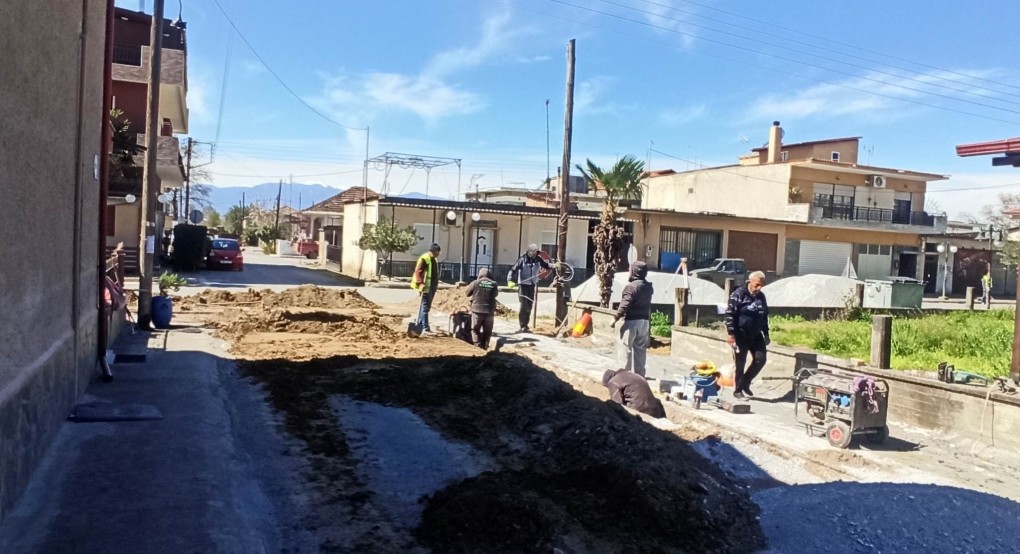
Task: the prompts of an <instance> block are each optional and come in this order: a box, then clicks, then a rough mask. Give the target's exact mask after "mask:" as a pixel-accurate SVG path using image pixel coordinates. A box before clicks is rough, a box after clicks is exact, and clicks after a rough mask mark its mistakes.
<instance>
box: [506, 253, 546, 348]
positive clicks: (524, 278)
mask: <svg viewBox="0 0 1020 554" xmlns="http://www.w3.org/2000/svg"><path fill="white" fill-rule="evenodd" d="M543 269H545V270H548V269H552V266H550V265H549V262H547V261H545V260H543V259H542V257H541V256H539V255H538V246H537V245H534V244H531V245H528V251H527V252H525V253H524V255H523V256H521V257H520V258H518V259H517V262H516V263H515V264H514V265H513V267H511V268H510V273H508V274H507V277H506V281H507V283H506V284H507V286H508V287H510V288H511V289H513V288H517V298H518V299H519V300H520V301H521V311H520V312H518V314H517V321H518V323H520V324H521V330H520V332H521V333H527V332H528V331H530V330H531V329H529V328H528V322H530V321H531V310H532V308H533V307H534V304H535V291H536V290H537V289H538V277H539V275H540V274H541V273H542V270H543Z"/></svg>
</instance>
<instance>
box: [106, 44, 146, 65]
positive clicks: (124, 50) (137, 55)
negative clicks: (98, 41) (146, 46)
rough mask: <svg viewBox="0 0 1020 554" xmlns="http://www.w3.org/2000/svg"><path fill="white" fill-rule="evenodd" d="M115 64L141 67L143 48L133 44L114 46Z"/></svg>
mask: <svg viewBox="0 0 1020 554" xmlns="http://www.w3.org/2000/svg"><path fill="white" fill-rule="evenodd" d="M113 63H119V64H121V65H136V66H141V65H142V47H141V46H140V45H133V44H114V45H113Z"/></svg>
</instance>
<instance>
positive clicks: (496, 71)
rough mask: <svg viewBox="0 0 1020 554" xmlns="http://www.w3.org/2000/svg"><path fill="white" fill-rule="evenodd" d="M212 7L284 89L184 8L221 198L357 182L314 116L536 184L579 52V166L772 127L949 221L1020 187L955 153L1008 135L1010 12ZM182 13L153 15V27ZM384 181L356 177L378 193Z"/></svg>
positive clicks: (662, 164) (685, 155) (419, 186)
mask: <svg viewBox="0 0 1020 554" xmlns="http://www.w3.org/2000/svg"><path fill="white" fill-rule="evenodd" d="M218 1H219V4H220V5H221V6H222V7H223V9H224V10H225V11H226V12H227V13H228V14H229V16H230V18H231V19H232V20H233V21H234V23H235V24H236V25H237V28H238V29H240V31H241V33H243V35H244V37H245V38H246V39H247V40H248V41H249V42H250V43H251V45H252V46H253V47H254V48H255V50H256V51H258V53H259V55H261V56H262V58H263V59H264V60H265V62H266V64H268V66H269V67H270V68H272V71H273V72H275V73H276V74H277V75H278V76H279V78H280V79H281V80H283V81H284V82H285V83H286V85H287V86H288V87H289V88H290V89H291V90H292V91H293V92H294V95H292V94H291V93H290V92H288V90H287V89H286V88H284V86H282V85H281V84H280V82H279V81H277V79H276V78H274V77H273V75H272V74H271V72H270V71H269V70H267V68H266V66H265V65H264V64H263V63H261V62H260V61H259V60H258V58H257V57H256V56H255V55H254V54H253V53H252V51H251V50H250V49H249V48H248V47H247V46H246V45H245V44H244V42H243V41H242V40H241V39H240V37H239V36H238V35H237V34H235V33H234V32H233V30H232V28H231V26H230V25H229V23H228V22H227V20H226V18H225V17H224V15H223V13H221V12H220V10H219V8H218V7H217V5H216V3H215V2H213V1H212V0H207V1H202V2H198V1H196V0H182V2H183V18H184V20H185V21H187V22H188V40H189V80H190V87H191V88H190V94H189V103H190V106H191V109H192V113H191V128H190V132H191V136H193V137H194V138H195V139H196V140H201V141H213V140H216V139H217V138H218V145H217V149H216V150H217V155H216V159H215V163H214V165H213V166H212V170H213V174H214V184H217V185H220V186H235V185H250V184H257V183H260V182H263V181H268V180H275V179H276V178H278V177H285V176H287V175H294V176H295V177H294V179H295V181H298V182H319V183H324V184H327V185H333V186H338V187H347V186H353V185H358V184H360V183H361V174H360V169H361V160H363V159H364V156H365V133H364V131H357V130H351V129H345V128H343V127H340V126H337V125H335V124H333V123H331V122H328V121H326V120H325V119H324V118H323V117H321V116H320V115H319V114H322V115H324V116H325V117H326V118H329V119H331V120H333V121H335V122H338V123H341V124H343V125H346V126H348V127H355V128H363V127H365V126H369V127H370V128H371V136H370V138H371V141H370V145H369V152H370V155H371V156H376V155H379V154H382V153H384V152H387V151H391V152H403V153H411V154H420V155H429V156H442V157H450V158H461V159H463V168H462V172H461V177H460V182H461V189H462V190H463V189H466V188H467V187H468V186H469V184H473V183H474V184H477V185H478V186H480V187H483V188H488V187H496V186H500V185H505V186H527V187H537V186H538V185H539V184H540V182H541V180H542V179H543V178H544V177H545V175H546V167H547V155H546V105H545V102H546V100H547V99H548V100H549V123H550V126H549V127H550V133H549V137H550V143H551V166H552V172H553V174H555V171H556V167H557V166H558V165H559V160H560V157H561V150H562V143H563V112H564V96H565V91H564V88H565V87H564V82H565V73H566V70H565V65H566V64H565V52H566V44H567V41H568V40H569V39H570V38H575V39H576V40H577V67H576V89H575V113H574V135H573V137H574V139H573V141H574V142H573V157H572V161H573V163H583V161H584V160H585V158H592V159H594V160H596V161H597V162H599V163H603V164H611V163H612V162H613V161H614V160H615V159H616V157H617V156H622V155H626V154H633V155H635V156H638V157H639V158H642V159H645V158H647V157H649V155H650V159H651V167H652V168H655V169H660V168H667V167H669V168H673V169H686V168H688V167H691V166H692V165H693V164H694V163H703V164H707V165H716V164H727V163H734V162H735V161H736V159H737V156H739V155H741V154H743V153H745V152H746V151H747V150H748V149H750V148H752V147H756V146H759V145H761V144H762V143H763V142H764V141H765V140H766V138H767V131H768V127H769V125H770V124H771V122H772V121H773V120H780V121H782V124H783V127H784V129H785V131H786V141H787V142H799V141H805V140H817V139H824V138H835V137H842V136H862V137H863V139H862V148H866V149H868V150H867V152H866V153H865V152H862V154H861V161H862V162H869V161H870V163H871V164H872V165H878V166H886V167H895V168H902V169H912V170H918V171H926V172H932V173H943V174H952V175H953V179H951V180H950V181H948V182H941V183H936V184H933V185H931V186H930V187H929V190H930V191H943V192H936V193H933V194H930V196H929V198H930V199H931V200H933V201H935V202H936V203H937V204H938V205H939V206H941V208H942V209H944V210H947V211H948V212H949V213H950V215H955V216H959V215H961V214H963V213H967V212H972V213H976V212H977V211H978V210H979V209H980V207H981V206H982V205H984V204H988V203H992V202H994V201H995V196H996V194H997V193H999V192H1020V184H1018V186H1016V187H1003V186H1001V185H1006V184H1010V183H1020V171H1017V170H1015V169H1012V168H992V167H991V162H990V159H989V158H968V159H962V158H958V157H957V156H956V155H955V152H954V149H953V147H954V146H955V145H956V144H960V143H966V142H977V141H984V140H992V139H999V138H1007V137H1015V136H1020V69H1018V68H1017V67H1015V64H1011V63H1010V61H1011V60H1012V59H1015V58H1016V54H1017V53H1018V52H1020V49H1018V47H1017V43H1016V40H1015V22H1016V21H1018V20H1020V3H1017V2H1014V1H1008V0H1001V1H994V2H993V1H989V2H982V3H980V6H973V5H972V4H971V3H967V2H931V1H930V0H928V1H925V0H898V1H897V2H859V1H855V2H850V1H844V0H830V1H829V2H808V1H801V2H787V3H772V4H769V3H762V2H760V1H758V2H751V1H744V0H730V1H721V0H697V1H680V0H431V1H429V2H424V1H417V0H374V1H367V0H343V1H336V0H333V1H327V0H315V1H312V0H309V1H303V2H287V3H284V2H268V1H265V0H259V1H252V2H244V1H241V0H218ZM140 4H142V3H140V2H138V1H119V2H118V5H120V6H123V7H127V8H130V9H138V8H139V6H140ZM144 4H145V8H146V10H147V11H151V9H152V2H151V0H149V1H148V2H144ZM177 11H178V3H177V2H173V1H169V2H167V8H166V13H167V16H168V17H169V18H173V17H175V16H176V14H177ZM228 48H229V52H230V55H229V63H228ZM225 68H228V74H227V79H226V88H225V90H224V89H223V87H222V85H223V83H224V79H223V75H224V69H225ZM295 95H296V96H297V98H296V97H295ZM298 98H300V101H299V100H298ZM221 102H222V105H223V110H222V112H221V111H220V105H221ZM302 102H304V103H306V104H308V105H309V106H311V107H312V108H314V109H315V110H316V111H318V112H319V114H317V113H315V112H314V111H313V110H312V109H310V108H309V107H307V106H306V105H304V104H303V103H302ZM961 112H968V113H961ZM217 134H218V137H217ZM652 142H654V144H651V148H652V149H654V150H655V151H652V152H649V147H650V143H652ZM656 151H657V152H656ZM670 156H672V157H670ZM575 171H576V170H575ZM479 174H483V175H482V176H480V177H477V175H479ZM383 179H384V173H383V172H382V171H378V170H374V169H373V170H371V171H370V172H369V184H370V186H371V187H372V188H375V189H379V188H381V187H382V186H383ZM428 181H429V192H430V194H434V195H438V196H443V197H451V196H452V195H454V194H455V193H456V190H457V171H456V168H455V166H454V167H450V168H437V169H435V170H433V171H432V173H431V175H430V177H429V179H428ZM387 183H388V187H389V190H390V192H391V193H392V194H397V193H400V192H410V191H419V192H423V191H425V187H426V176H425V174H424V173H423V172H422V171H414V172H411V171H404V170H399V169H395V170H393V172H392V173H391V174H390V175H389V176H388V178H387ZM989 187H994V188H989Z"/></svg>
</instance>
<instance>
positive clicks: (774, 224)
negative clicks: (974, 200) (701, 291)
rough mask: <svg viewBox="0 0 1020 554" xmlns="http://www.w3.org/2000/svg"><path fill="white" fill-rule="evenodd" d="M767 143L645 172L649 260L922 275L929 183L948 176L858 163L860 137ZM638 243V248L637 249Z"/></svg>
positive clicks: (639, 233) (930, 224)
mask: <svg viewBox="0 0 1020 554" xmlns="http://www.w3.org/2000/svg"><path fill="white" fill-rule="evenodd" d="M782 139H783V130H782V128H781V127H780V126H779V122H778V121H777V122H775V123H774V124H773V126H772V128H771V129H770V131H769V142H768V144H767V145H765V146H763V147H761V148H755V149H753V150H752V151H751V153H750V154H748V155H746V156H742V157H741V158H740V159H739V162H738V163H737V164H734V165H729V166H722V167H710V168H703V169H696V170H691V171H684V172H678V173H671V174H669V173H667V174H653V175H651V176H649V177H648V178H646V179H645V183H644V184H645V190H644V193H643V195H642V201H641V207H640V209H636V210H630V211H629V212H628V213H629V215H630V216H631V217H632V218H633V219H635V220H636V221H637V225H635V243H636V244H638V245H639V249H640V248H642V247H643V254H644V256H645V258H646V260H647V261H648V263H649V264H650V265H651V266H652V267H658V268H660V269H661V270H664V271H672V270H675V269H676V267H677V265H678V264H679V260H680V258H681V257H686V258H688V260H689V266H690V267H691V268H692V269H695V268H698V267H704V266H705V265H707V264H708V263H710V262H711V261H712V260H713V259H714V258H718V257H733V258H744V259H745V260H746V261H747V266H748V269H749V270H762V271H766V272H774V273H777V274H780V275H803V274H808V273H820V274H828V275H839V274H841V273H842V272H843V271H844V269H846V267H847V263H848V261H849V262H850V263H852V264H853V266H854V268H855V270H856V273H857V275H858V276H859V277H860V278H862V279H868V278H885V277H888V276H890V275H899V276H907V277H915V278H921V277H922V274H923V265H924V256H923V250H922V238H921V237H922V236H923V235H926V234H933V233H941V232H943V231H944V230H945V226H946V219H945V217H944V216H935V215H932V214H928V213H926V212H925V211H924V203H925V191H926V188H927V184H928V183H929V182H932V181H939V180H943V179H946V178H947V177H946V176H944V175H938V174H933V173H922V172H917V171H907V170H903V169H893V168H886V167H875V166H869V165H864V164H861V163H859V161H858V151H859V141H860V137H849V138H840V139H829V140H819V141H812V142H801V143H796V144H784V143H783V142H782ZM639 251H640V250H639Z"/></svg>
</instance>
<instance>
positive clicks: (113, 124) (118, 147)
mask: <svg viewBox="0 0 1020 554" xmlns="http://www.w3.org/2000/svg"><path fill="white" fill-rule="evenodd" d="M110 129H111V131H112V138H113V147H112V149H111V151H110V177H112V178H123V177H125V175H124V173H125V172H126V171H127V169H128V168H129V167H134V165H135V156H137V155H138V154H140V153H141V152H142V147H141V146H139V145H138V143H137V142H136V140H135V135H134V133H132V132H131V120H129V119H127V118H126V117H124V112H122V111H120V110H117V109H113V110H110Z"/></svg>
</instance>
